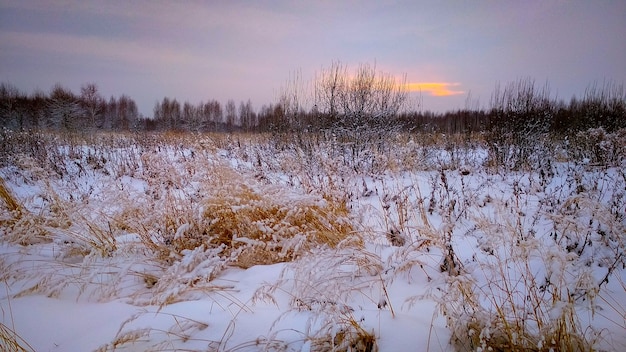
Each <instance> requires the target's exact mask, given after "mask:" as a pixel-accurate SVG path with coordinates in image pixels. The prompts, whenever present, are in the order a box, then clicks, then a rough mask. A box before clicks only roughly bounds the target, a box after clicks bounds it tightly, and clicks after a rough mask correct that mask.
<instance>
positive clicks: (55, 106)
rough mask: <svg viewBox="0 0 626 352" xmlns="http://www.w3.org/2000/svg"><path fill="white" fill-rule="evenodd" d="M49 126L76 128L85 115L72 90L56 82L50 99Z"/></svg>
mask: <svg viewBox="0 0 626 352" xmlns="http://www.w3.org/2000/svg"><path fill="white" fill-rule="evenodd" d="M48 110H49V114H50V115H49V116H50V119H49V124H50V126H49V127H55V128H63V129H68V130H75V129H77V128H78V127H80V125H81V123H80V122H81V121H80V120H81V117H82V116H84V114H83V109H82V107H81V106H80V102H79V100H78V98H77V97H76V96H75V95H74V93H72V91H71V90H69V89H66V88H64V87H63V86H61V85H60V84H58V83H57V84H56V85H55V86H54V87H53V88H52V92H51V93H50V99H49V100H48Z"/></svg>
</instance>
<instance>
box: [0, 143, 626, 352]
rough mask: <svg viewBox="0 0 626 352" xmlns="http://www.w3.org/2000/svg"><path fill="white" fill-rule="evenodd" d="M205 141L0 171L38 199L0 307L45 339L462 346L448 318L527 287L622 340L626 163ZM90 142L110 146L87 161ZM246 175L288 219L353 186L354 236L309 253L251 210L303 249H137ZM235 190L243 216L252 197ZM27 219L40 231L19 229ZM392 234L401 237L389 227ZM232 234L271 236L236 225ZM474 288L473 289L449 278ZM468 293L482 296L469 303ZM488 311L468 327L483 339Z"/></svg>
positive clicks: (192, 224)
mask: <svg viewBox="0 0 626 352" xmlns="http://www.w3.org/2000/svg"><path fill="white" fill-rule="evenodd" d="M207 143H208V144H210V142H207V141H202V142H201V143H197V144H193V143H192V145H189V146H187V145H185V146H184V147H183V146H182V145H183V144H182V143H181V144H175V143H172V144H167V143H165V144H163V145H159V146H158V147H150V146H142V147H141V148H139V147H133V146H132V145H129V146H128V147H118V148H115V147H112V146H111V147H107V146H105V147H103V146H99V145H97V146H91V147H90V146H84V147H83V148H74V149H71V148H64V147H60V150H59V153H60V154H61V155H62V157H63V158H64V160H65V165H66V167H65V168H64V169H63V170H65V171H64V173H62V174H61V175H56V176H55V175H53V172H51V171H49V170H46V169H45V168H42V167H39V166H36V163H34V162H33V160H30V159H28V158H26V157H22V159H20V160H21V162H20V163H18V164H17V166H16V165H9V166H5V167H3V168H2V169H0V176H1V177H2V179H3V180H4V181H5V183H6V186H7V188H8V189H9V190H10V191H11V193H12V194H13V195H14V196H15V198H17V199H18V200H19V201H20V203H21V204H22V205H23V206H24V208H25V209H26V210H27V211H28V212H29V214H33V216H32V219H31V220H29V221H30V222H28V223H27V222H23V223H17V224H13V225H11V224H9V222H6V221H3V222H2V223H1V224H2V225H1V226H2V227H0V236H2V238H3V241H2V244H1V246H0V267H2V270H3V273H2V276H1V279H2V280H1V282H2V283H1V284H0V285H1V286H2V288H0V297H1V299H0V308H1V316H0V322H1V323H2V324H4V325H5V326H6V327H8V328H9V329H11V330H13V331H15V332H16V333H17V334H18V335H19V336H20V337H21V338H22V339H24V340H25V341H27V342H28V344H29V345H30V346H31V347H32V349H33V350H35V351H93V350H99V351H112V350H119V351H144V350H176V349H184V350H220V351H233V350H237V351H257V350H286V351H309V350H326V349H331V348H332V347H333V344H336V345H340V344H341V341H340V339H339V338H338V336H344V335H343V334H344V333H345V334H346V335H345V336H347V334H349V333H356V332H359V331H361V332H366V333H372V334H373V335H374V336H375V338H376V344H377V346H378V350H380V351H408V350H411V351H453V350H454V349H455V345H454V344H453V343H451V342H450V339H451V337H452V336H453V332H454V331H455V329H456V328H463V325H458V326H457V325H456V324H462V323H465V322H467V321H468V320H467V319H473V318H485V319H486V321H489V319H490V318H489V316H490V314H491V313H493V311H494V309H495V308H496V306H498V307H499V308H503V309H504V310H505V311H504V313H505V314H510V315H511V317H513V318H515V316H514V314H517V313H516V312H517V311H518V310H521V311H524V312H526V310H527V309H528V303H527V300H528V299H531V300H532V299H534V300H535V301H533V302H542V303H546V304H548V305H547V306H546V307H544V308H543V310H542V311H541V312H540V313H539V314H540V315H541V319H545V321H555V320H558V319H560V318H561V317H562V316H564V314H568V312H569V311H570V310H573V311H574V312H575V313H574V314H575V315H576V317H577V319H578V320H579V321H580V324H581V326H582V329H583V330H584V332H585V333H586V334H590V335H589V336H587V337H588V338H590V339H592V340H593V339H595V340H594V341H596V346H597V347H598V349H600V350H623V349H626V333H624V331H625V330H624V329H625V328H626V317H625V313H626V304H625V303H624V302H626V292H625V287H626V286H625V285H624V282H626V274H625V272H626V271H625V270H624V259H625V258H624V249H625V245H624V243H625V242H624V241H625V238H624V228H625V225H626V224H625V221H626V220H625V218H626V217H625V216H624V214H625V213H626V206H625V205H626V199H625V198H626V196H625V195H624V193H625V192H626V191H624V185H625V182H626V178H624V177H623V176H624V165H618V166H613V167H609V166H607V167H604V168H593V167H589V165H587V163H585V161H584V160H582V162H578V163H575V162H571V161H568V162H560V163H555V164H553V167H552V170H551V171H552V172H553V176H552V177H549V178H546V179H543V176H540V174H539V173H538V172H531V171H526V172H524V171H498V172H494V171H493V170H489V169H487V168H485V167H483V166H482V164H483V163H484V161H485V160H486V158H487V155H486V153H487V152H486V150H484V149H481V148H469V149H463V148H457V149H455V150H453V151H450V150H445V149H437V148H436V147H432V150H425V151H424V150H420V151H419V152H418V153H420V154H419V155H420V157H421V156H423V155H428V156H429V159H428V160H421V161H419V166H417V167H415V168H406V169H387V170H385V171H384V172H374V171H373V170H374V169H373V167H372V168H369V167H367V168H368V169H367V170H365V171H354V168H353V165H347V166H342V165H341V164H342V162H338V163H336V162H335V160H339V159H331V160H328V159H325V158H328V155H333V154H336V153H337V152H338V151H336V150H332V151H328V150H320V151H318V152H317V154H315V156H314V157H315V159H310V160H307V159H306V158H307V156H306V155H307V153H302V152H301V151H299V152H298V151H293V152H292V151H290V150H289V149H287V150H284V149H282V150H279V149H272V148H271V147H270V146H269V145H270V144H267V145H254V144H253V143H252V142H250V144H245V143H244V146H242V147H240V149H238V148H237V147H235V146H231V147H229V149H228V150H226V149H215V148H202V147H201V146H202V145H206V144H207ZM246 148H247V149H246ZM255 148H256V149H255ZM404 148H406V149H407V150H409V152H407V153H415V150H416V149H419V148H421V147H420V146H419V145H418V144H417V143H415V142H413V141H411V142H410V143H408V144H407V145H406V146H404ZM251 149H253V150H251ZM390 149H393V148H390ZM394 152H396V153H400V151H398V150H396V151H394ZM87 155H91V156H93V155H101V156H102V157H103V158H105V159H106V160H107V161H106V162H102V163H101V164H93V163H88V162H86V161H85V160H86V158H87V157H86V156H87ZM247 155H259V158H260V159H261V160H263V165H260V166H259V165H257V164H256V163H252V162H250V161H249V160H247V159H246V158H247ZM387 157H389V158H390V156H387ZM72 158H74V159H72ZM81 158H82V159H81ZM103 160H104V159H103ZM298 160H299V161H298ZM343 160H345V159H343ZM74 161H76V162H74ZM356 163H357V164H359V165H373V163H370V162H368V161H357V162H356ZM416 165H417V164H416ZM442 165H457V167H456V168H455V167H451V168H443V167H439V166H442ZM461 169H463V170H468V172H467V173H465V172H460V170H461ZM359 170H360V169H359ZM220 187H225V188H223V189H220ZM241 189H244V190H250V192H258V194H263V195H266V196H267V197H268V198H269V199H272V200H278V199H280V200H281V202H282V203H279V205H280V206H282V207H286V208H285V209H282V210H285V213H287V214H288V215H293V213H295V212H297V211H299V209H300V208H295V206H297V205H301V204H307V205H310V206H316V207H319V208H320V209H326V208H327V207H328V206H329V205H330V204H331V203H332V201H331V199H335V198H337V197H339V198H343V199H346V200H347V209H349V214H348V215H347V216H348V218H347V220H346V221H350V222H351V223H352V224H353V226H354V229H355V231H354V232H355V233H356V234H358V235H359V236H360V237H359V240H360V241H361V245H356V244H354V243H357V242H359V241H357V240H356V239H347V240H346V241H345V243H341V244H339V245H338V246H337V247H335V248H332V247H331V246H327V245H318V246H314V247H313V248H310V249H306V250H305V249H304V247H303V243H305V242H306V241H307V238H306V236H304V235H302V234H295V235H294V236H293V237H290V238H288V239H287V238H282V239H281V238H279V237H277V236H281V234H283V233H290V232H293V231H299V230H298V229H299V228H298V227H294V226H291V227H289V226H290V224H280V225H281V226H282V225H285V226H287V227H286V229H285V228H279V229H277V228H276V227H274V228H273V227H271V226H268V225H267V224H266V223H264V222H262V221H257V222H253V223H252V225H254V226H255V227H256V228H258V230H259V231H260V232H261V233H264V234H267V235H268V236H269V238H272V236H274V237H273V238H275V239H278V240H280V241H283V242H281V245H282V246H284V247H285V248H289V249H291V250H294V251H297V252H298V253H300V251H302V252H301V253H302V254H300V255H298V256H297V257H296V258H294V259H293V260H289V261H287V262H281V263H275V264H269V265H253V266H250V267H247V268H244V267H240V266H237V265H236V261H235V260H236V256H237V255H239V254H240V253H241V252H238V251H236V250H233V251H230V250H229V249H228V248H227V246H226V245H225V244H222V245H220V246H216V247H209V246H208V245H205V244H203V245H200V246H197V247H195V248H191V249H181V250H180V253H178V254H173V253H170V254H167V253H165V254H164V253H158V251H156V250H153V249H151V248H148V247H146V246H145V243H146V242H145V241H148V239H149V241H152V243H155V244H158V245H167V244H168V243H169V242H168V241H172V243H179V242H180V243H182V242H183V241H185V240H187V239H188V238H189V237H190V236H191V234H192V233H193V231H195V229H196V228H197V226H200V227H202V226H205V225H206V224H207V223H205V222H203V221H204V220H203V218H202V217H203V216H205V215H203V214H205V213H206V209H207V208H206V204H205V202H203V199H205V198H204V197H206V196H207V195H215V194H218V195H219V194H220V192H231V191H232V192H234V191H237V190H241ZM55 197H57V198H58V199H57V200H55ZM333 197H335V198H333ZM229 199H240V198H237V197H234V198H229ZM240 200H241V201H242V203H241V204H230V209H231V211H232V212H233V213H236V212H240V211H246V209H248V210H249V209H250V206H249V205H248V203H245V202H243V200H242V199H240ZM289 207H292V208H289ZM166 210H167V211H168V212H166ZM2 211H3V212H4V213H3V214H2V217H1V218H2V219H10V218H11V214H9V213H8V211H7V210H6V209H5V208H4V207H2ZM53 220H54V221H53ZM61 220H63V221H61ZM324 221H325V220H323V221H321V222H322V223H324ZM170 223H171V224H170ZM209 224H212V223H211V222H209ZM150 226H153V227H150ZM276 226H279V225H276ZM326 226H327V227H328V228H331V227H332V225H331V224H330V223H326ZM34 231H41V232H42V233H45V235H42V236H43V237H42V238H43V239H42V240H40V241H31V242H29V243H20V241H19V240H12V238H21V239H24V238H27V239H28V238H30V237H29V236H30V235H32V234H33V233H34ZM391 231H393V233H395V234H397V240H398V241H400V242H401V243H399V244H396V245H392V243H390V240H389V238H388V235H389V233H391ZM21 232H24V233H25V235H24V236H26V237H23V236H22V235H21ZM18 235H19V236H18ZM20 236H21V237H20ZM49 237H52V240H51V241H48V240H46V238H49ZM446 238H448V239H449V241H448V242H446V240H445V239H446ZM176 241H178V242H176ZM22 242H24V241H22ZM232 243H234V244H237V245H241V246H244V247H240V248H252V247H255V246H259V245H260V243H261V245H262V241H261V240H259V239H253V238H249V237H246V234H245V233H235V234H233V236H232ZM448 244H449V245H451V246H452V248H453V249H454V257H455V261H457V263H456V264H453V263H452V264H451V263H449V262H448V263H447V264H446V265H448V268H449V267H450V265H459V266H460V268H459V270H461V274H460V275H458V276H453V275H448V273H446V272H442V270H441V267H443V266H444V263H445V261H444V258H446V248H447V247H446V246H447V245H448ZM285 248H283V249H282V250H283V252H281V254H280V255H281V258H286V256H287V250H286V249H285ZM605 277H606V278H607V280H606V281H607V282H604V278H605ZM542 285H544V286H542ZM468 287H469V288H472V289H473V290H475V294H474V295H473V296H470V297H468V296H466V293H464V292H462V290H460V289H459V290H456V289H455V288H468ZM471 297H473V298H475V299H476V301H475V304H476V305H477V306H476V307H469V308H468V307H467V306H463V305H464V304H465V305H466V304H467V303H468V302H469V301H467V299H469V298H471ZM527 297H530V298H527ZM470 311H472V312H470ZM446 313H447V314H448V315H447V316H446ZM450 313H454V314H456V315H453V316H450ZM472 314H473V315H472ZM525 314H531V313H529V312H526V313H525ZM517 318H519V317H517ZM534 319H535V318H532V317H531V319H529V320H528V321H527V325H528V327H529V329H530V330H532V329H533V324H534V323H535V320H534ZM494 324H495V323H494ZM496 325H497V324H496ZM496 325H490V324H489V323H487V324H486V326H484V327H483V329H482V330H481V331H473V332H472V334H471V335H472V336H479V335H480V336H481V337H484V336H488V335H489V334H490V333H493V330H494V328H496ZM587 327H589V329H587V330H585V329H586V328H587ZM351 329H352V330H351ZM467 333H468V334H469V330H468V331H467ZM594 334H595V335H594ZM329 336H330V340H329ZM125 339H127V340H125ZM537 343H538V344H541V345H542V346H544V347H545V346H546V345H548V346H549V345H550V343H551V341H543V340H540V341H538V342H537Z"/></svg>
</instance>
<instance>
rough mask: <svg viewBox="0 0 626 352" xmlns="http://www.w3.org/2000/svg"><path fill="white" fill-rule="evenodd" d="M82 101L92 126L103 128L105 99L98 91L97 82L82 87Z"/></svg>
mask: <svg viewBox="0 0 626 352" xmlns="http://www.w3.org/2000/svg"><path fill="white" fill-rule="evenodd" d="M79 99H80V103H81V106H82V108H83V110H84V111H85V113H86V114H87V119H88V121H89V124H90V125H91V127H97V128H102V125H103V121H102V119H101V117H102V114H103V112H104V107H105V101H104V98H103V97H102V96H101V95H100V93H99V92H98V86H96V84H95V83H87V84H85V85H83V86H82V87H81V88H80V98H79Z"/></svg>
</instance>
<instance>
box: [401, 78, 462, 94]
mask: <svg viewBox="0 0 626 352" xmlns="http://www.w3.org/2000/svg"><path fill="white" fill-rule="evenodd" d="M460 85H461V83H446V82H414V83H408V84H407V86H408V88H409V91H411V92H424V93H430V95H431V96H434V97H446V96H450V95H459V94H464V93H465V92H464V91H462V90H454V87H457V86H460Z"/></svg>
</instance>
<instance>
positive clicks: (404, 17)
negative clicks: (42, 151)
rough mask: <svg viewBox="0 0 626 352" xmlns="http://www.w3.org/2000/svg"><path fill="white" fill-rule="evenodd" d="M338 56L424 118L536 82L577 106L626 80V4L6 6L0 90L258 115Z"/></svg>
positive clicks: (19, 1)
mask: <svg viewBox="0 0 626 352" xmlns="http://www.w3.org/2000/svg"><path fill="white" fill-rule="evenodd" d="M334 62H340V63H341V64H343V65H346V66H347V67H348V70H354V69H356V68H357V67H358V65H360V64H369V65H375V66H376V69H377V70H378V71H381V72H385V73H387V74H391V75H393V76H394V77H398V78H401V77H406V80H407V82H408V83H409V85H408V87H409V88H410V89H411V90H412V91H413V93H411V99H412V101H413V102H414V103H413V104H415V106H416V108H418V109H421V110H431V111H439V112H442V111H447V110H454V109H459V108H466V107H476V106H480V107H487V106H488V104H489V100H490V97H491V94H492V92H493V91H494V87H495V86H496V84H506V83H509V82H514V81H517V80H519V79H525V78H531V79H533V80H534V81H535V82H536V84H538V85H539V86H541V87H543V86H544V85H545V84H546V83H547V84H548V85H549V87H550V92H551V94H552V95H553V96H554V97H557V98H558V99H564V100H565V101H569V99H570V98H571V97H572V95H576V96H582V95H583V94H584V91H585V89H586V88H587V87H589V86H590V85H591V84H594V83H597V84H603V82H606V81H612V82H614V83H617V84H623V83H624V82H626V1H621V0H620V1H564V0H547V1H324V0H321V1H291V0H276V1H164V0H163V1H158V0H155V1H147V0H135V1H115V0H111V1H83V0H67V1H49V0H46V1H30V0H25V1H24V0H15V1H14V0H0V82H7V83H11V84H12V85H14V86H16V87H17V88H19V89H20V90H21V91H23V92H25V93H31V92H33V91H35V90H42V91H44V92H49V91H50V90H51V88H52V87H53V85H54V84H56V83H60V84H61V85H63V86H65V87H67V88H69V89H71V90H72V91H74V92H75V93H78V92H80V87H81V86H82V85H84V84H85V83H91V82H93V83H96V84H97V86H98V88H99V90H100V93H101V94H102V95H103V96H105V97H109V96H111V95H114V96H119V95H121V94H126V95H129V96H130V97H132V98H133V99H134V100H135V101H136V102H137V105H138V107H139V110H140V112H141V113H142V114H144V115H145V116H152V111H153V107H154V104H155V102H157V101H160V100H162V99H163V97H169V98H176V99H178V100H179V101H189V102H191V103H194V104H195V103H199V102H200V101H207V100H209V99H216V100H218V101H221V102H223V103H225V102H226V101H227V100H228V99H234V100H235V101H236V102H239V101H247V100H248V99H250V100H251V102H252V105H253V106H254V107H255V108H256V109H258V108H260V107H261V106H262V105H266V104H270V103H275V102H277V100H278V97H279V95H280V93H281V92H282V91H283V90H284V89H285V87H287V86H289V82H290V81H292V80H293V78H294V77H300V81H301V82H302V83H301V84H302V85H304V86H308V85H311V82H312V81H313V80H314V78H315V76H316V74H319V72H322V70H324V69H325V68H328V67H329V66H330V65H332V64H333V63H334ZM418 103H419V104H420V105H419V106H418V105H417V104H418Z"/></svg>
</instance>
